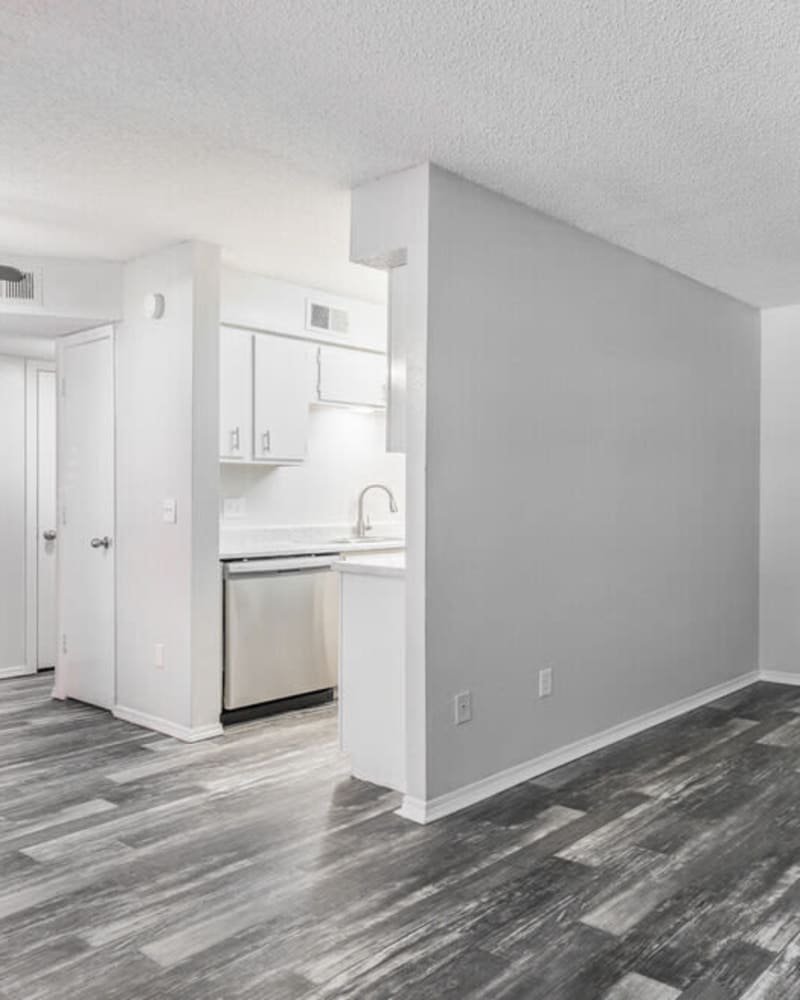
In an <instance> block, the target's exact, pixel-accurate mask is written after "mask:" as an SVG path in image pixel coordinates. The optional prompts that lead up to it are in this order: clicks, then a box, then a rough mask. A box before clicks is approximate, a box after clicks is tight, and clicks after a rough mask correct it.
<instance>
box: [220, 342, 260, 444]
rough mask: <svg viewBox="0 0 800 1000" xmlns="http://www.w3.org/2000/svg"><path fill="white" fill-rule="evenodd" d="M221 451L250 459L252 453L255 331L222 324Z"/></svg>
mask: <svg viewBox="0 0 800 1000" xmlns="http://www.w3.org/2000/svg"><path fill="white" fill-rule="evenodd" d="M219 378H220V391H219V418H220V420H219V454H220V458H224V459H226V460H234V459H239V460H240V461H247V460H248V459H250V457H251V456H252V453H253V334H252V333H248V332H247V331H246V330H234V329H231V328H230V327H225V326H223V327H222V329H221V330H220V337H219Z"/></svg>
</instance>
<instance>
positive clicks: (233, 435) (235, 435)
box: [231, 427, 239, 451]
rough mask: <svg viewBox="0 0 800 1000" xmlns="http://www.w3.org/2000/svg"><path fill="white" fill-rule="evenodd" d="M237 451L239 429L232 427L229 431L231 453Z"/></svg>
mask: <svg viewBox="0 0 800 1000" xmlns="http://www.w3.org/2000/svg"><path fill="white" fill-rule="evenodd" d="M238 450H239V428H238V427H234V428H233V430H232V431H231V451H238Z"/></svg>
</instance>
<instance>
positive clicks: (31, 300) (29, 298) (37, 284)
mask: <svg viewBox="0 0 800 1000" xmlns="http://www.w3.org/2000/svg"><path fill="white" fill-rule="evenodd" d="M23 273H24V275H25V277H24V278H23V279H22V281H0V302H15V303H20V304H26V303H27V304H28V305H41V302H42V282H41V275H39V274H37V273H36V272H35V271H25V272H23Z"/></svg>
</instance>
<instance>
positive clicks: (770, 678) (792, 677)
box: [758, 670, 800, 685]
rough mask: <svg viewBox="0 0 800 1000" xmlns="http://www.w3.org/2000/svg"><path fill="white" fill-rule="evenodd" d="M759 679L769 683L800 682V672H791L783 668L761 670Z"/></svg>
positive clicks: (796, 683) (795, 683) (797, 683)
mask: <svg viewBox="0 0 800 1000" xmlns="http://www.w3.org/2000/svg"><path fill="white" fill-rule="evenodd" d="M758 679H759V680H760V681H766V682H767V683H768V684H794V685H799V684H800V674H789V673H786V672H785V671H783V670H760V671H759V673H758Z"/></svg>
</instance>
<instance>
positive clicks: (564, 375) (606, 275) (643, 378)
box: [425, 168, 760, 799]
mask: <svg viewBox="0 0 800 1000" xmlns="http://www.w3.org/2000/svg"><path fill="white" fill-rule="evenodd" d="M428 255H429V256H428V315H427V352H428V353H427V417H426V433H427V455H426V461H427V471H426V477H427V478H426V514H425V517H426V532H425V545H426V557H425V558H426V572H425V588H426V609H425V615H426V642H425V664H426V667H425V671H426V699H425V700H426V713H425V714H426V727H427V754H426V757H427V765H426V767H427V782H426V784H427V789H426V790H427V797H428V798H429V799H430V798H434V797H436V796H438V795H442V794H444V793H447V792H450V791H453V790H455V789H458V788H459V787H461V786H464V785H467V784H469V783H471V782H474V781H477V780H479V779H481V778H484V777H487V776H489V775H492V774H494V773H496V772H499V771H503V770H505V769H507V768H510V767H512V766H514V765H518V764H522V763H524V762H526V761H529V760H531V759H533V758H536V757H538V756H539V755H541V754H543V753H546V752H547V751H550V750H553V749H556V748H559V747H563V746H565V745H567V744H570V743H572V742H574V741H576V740H579V739H581V738H583V737H587V736H590V735H592V734H596V733H598V732H600V731H602V730H604V729H607V728H608V727H611V726H614V725H615V724H618V723H621V722H624V721H627V720H630V719H632V718H635V717H637V716H639V715H641V714H643V713H646V712H650V711H652V710H655V709H658V708H661V707H663V706H666V705H669V704H672V703H674V702H676V701H678V700H680V699H683V698H686V697H688V696H690V695H693V694H695V693H697V692H701V691H704V690H706V689H708V688H711V687H713V686H715V685H719V684H721V683H723V682H725V681H729V680H731V679H733V678H736V677H738V676H741V675H744V674H747V673H748V672H750V671H753V670H755V669H756V666H757V662H758V513H759V380H760V327H759V314H758V312H757V311H756V310H755V309H753V308H751V307H749V306H746V305H744V304H742V303H740V302H737V301H735V300H734V299H731V298H729V297H727V296H725V295H722V294H720V293H717V292H715V291H713V290H711V289H709V288H706V287H704V286H702V285H699V284H697V283H696V282H694V281H691V280H689V279H687V278H684V277H682V276H681V275H679V274H677V273H674V272H672V271H669V270H668V269H666V268H664V267H660V266H658V265H655V264H652V263H650V262H648V261H646V260H644V259H642V258H640V257H637V256H635V255H633V254H631V253H628V252H626V251H623V250H620V249H618V248H616V247H614V246H612V245H610V244H607V243H605V242H603V241H601V240H598V239H595V238H593V237H591V236H588V235H586V234H584V233H582V232H580V231H578V230H576V229H573V228H571V227H569V226H567V225H564V224H561V223H558V222H555V221H553V220H551V219H549V218H546V217H544V216H542V215H539V214H537V213H536V212H534V211H531V210H529V209H527V208H525V207H523V206H522V205H520V204H517V203H515V202H513V201H510V200H508V199H506V198H504V197H501V196H499V195H497V194H494V193H492V192H490V191H489V190H487V189H484V188H481V187H479V186H477V185H475V184H471V183H469V182H466V181H463V180H461V179H460V178H457V177H455V176H453V175H451V174H448V173H446V172H444V171H441V170H438V169H436V168H432V169H431V172H430V191H429V245H428ZM548 666H549V667H552V669H553V695H552V697H550V698H547V699H542V700H540V699H539V698H538V696H537V688H538V672H539V670H540V669H542V668H544V667H548ZM466 690H469V691H471V692H472V694H473V699H474V704H473V719H472V721H471V722H470V723H468V724H466V725H461V726H455V725H454V723H453V698H454V696H455V695H456V693H458V692H461V691H466Z"/></svg>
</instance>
